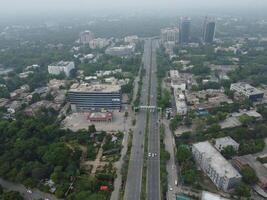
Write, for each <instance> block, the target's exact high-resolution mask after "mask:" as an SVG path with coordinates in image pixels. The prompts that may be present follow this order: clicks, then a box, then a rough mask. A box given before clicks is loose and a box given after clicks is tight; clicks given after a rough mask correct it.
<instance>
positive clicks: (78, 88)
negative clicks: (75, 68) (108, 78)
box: [70, 83, 121, 92]
mask: <svg viewBox="0 0 267 200" xmlns="http://www.w3.org/2000/svg"><path fill="white" fill-rule="evenodd" d="M120 89H121V87H120V86H119V85H111V84H88V83H82V84H77V83H75V84H73V85H72V86H71V88H70V91H71V92H118V91H120Z"/></svg>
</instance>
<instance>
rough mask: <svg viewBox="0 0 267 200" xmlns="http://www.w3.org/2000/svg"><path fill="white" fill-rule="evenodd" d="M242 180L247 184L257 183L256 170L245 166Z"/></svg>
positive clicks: (242, 170)
mask: <svg viewBox="0 0 267 200" xmlns="http://www.w3.org/2000/svg"><path fill="white" fill-rule="evenodd" d="M241 174H242V180H243V181H244V182H245V183H247V184H250V185H251V184H255V183H257V181H258V177H257V175H256V172H255V171H254V170H253V169H252V168H251V167H243V168H242V169H241Z"/></svg>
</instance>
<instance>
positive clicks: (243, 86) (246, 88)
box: [231, 82, 263, 95]
mask: <svg viewBox="0 0 267 200" xmlns="http://www.w3.org/2000/svg"><path fill="white" fill-rule="evenodd" d="M232 87H235V88H239V90H240V91H242V92H243V93H245V94H246V95H255V94H261V93H263V92H262V91H261V90H259V89H257V88H255V87H253V86H251V85H250V84H247V83H244V82H239V83H233V84H231V88H232Z"/></svg>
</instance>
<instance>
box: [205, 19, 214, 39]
mask: <svg viewBox="0 0 267 200" xmlns="http://www.w3.org/2000/svg"><path fill="white" fill-rule="evenodd" d="M214 36H215V21H214V20H212V19H209V18H207V17H206V18H205V21H204V24H203V41H204V42H205V43H212V42H213V40H214Z"/></svg>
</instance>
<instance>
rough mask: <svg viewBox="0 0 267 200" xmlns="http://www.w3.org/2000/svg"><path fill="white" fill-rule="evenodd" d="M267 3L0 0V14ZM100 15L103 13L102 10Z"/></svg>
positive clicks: (258, 1)
mask: <svg viewBox="0 0 267 200" xmlns="http://www.w3.org/2000/svg"><path fill="white" fill-rule="evenodd" d="M266 5H267V2H266V1H264V0H234V1H232V0H212V1H211V0H145V1H144V0H1V7H0V11H1V14H0V15H7V14H9V15H10V14H14V13H16V14H24V15H31V14H38V13H39V14H40V12H41V13H43V14H45V13H61V14H63V13H65V14H68V15H69V14H71V13H70V12H73V13H75V14H77V12H92V13H98V14H99V12H103V11H106V12H108V13H112V12H119V11H120V12H121V11H124V12H128V11H140V10H141V11H155V10H156V11H158V12H162V13H164V14H165V13H168V12H171V13H172V12H174V11H183V10H184V9H186V10H187V12H191V11H195V10H197V11H201V10H202V11H203V12H207V11H210V12H216V11H225V12H226V13H227V10H231V11H232V10H235V11H239V12H242V10H244V9H245V10H246V11H248V12H249V11H253V10H257V11H263V10H264V6H266ZM102 14H103V13H102Z"/></svg>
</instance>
